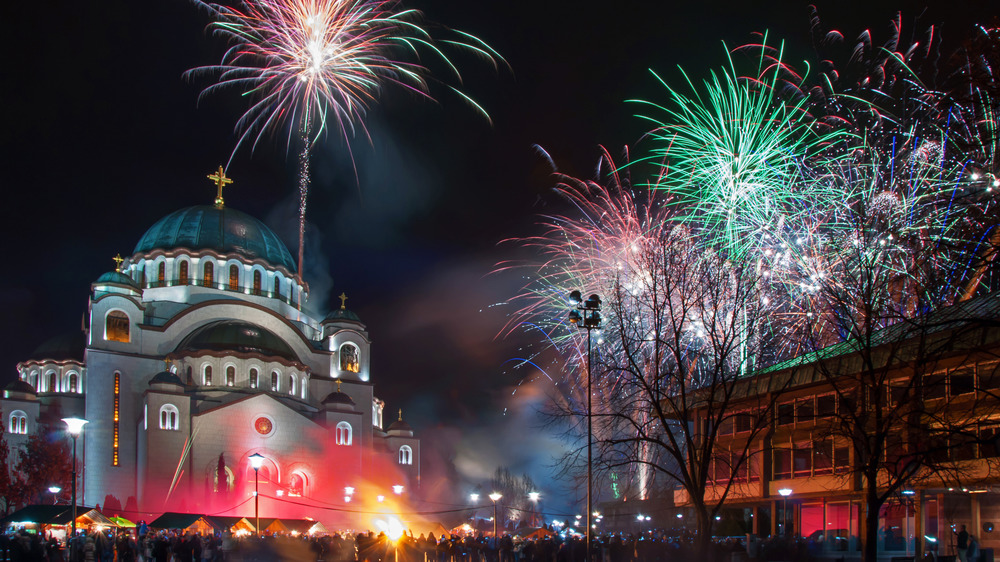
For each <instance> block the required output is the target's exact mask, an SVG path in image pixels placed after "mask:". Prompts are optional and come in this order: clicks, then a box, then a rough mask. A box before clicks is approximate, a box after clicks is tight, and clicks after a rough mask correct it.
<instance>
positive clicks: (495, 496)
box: [490, 492, 503, 550]
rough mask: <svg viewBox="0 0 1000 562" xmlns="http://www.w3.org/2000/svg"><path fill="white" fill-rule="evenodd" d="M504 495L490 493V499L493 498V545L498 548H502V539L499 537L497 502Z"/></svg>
mask: <svg viewBox="0 0 1000 562" xmlns="http://www.w3.org/2000/svg"><path fill="white" fill-rule="evenodd" d="M502 497H503V495H502V494H498V493H497V492H493V493H492V494H490V499H491V500H493V546H494V548H496V549H497V550H499V549H500V539H499V538H498V537H497V502H498V501H500V498H502Z"/></svg>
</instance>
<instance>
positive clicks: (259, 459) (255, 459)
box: [249, 453, 264, 537]
mask: <svg viewBox="0 0 1000 562" xmlns="http://www.w3.org/2000/svg"><path fill="white" fill-rule="evenodd" d="M249 458H250V466H252V467H253V516H254V518H255V519H256V520H257V522H256V523H255V524H254V529H255V530H256V531H257V536H258V537H259V536H260V494H259V493H258V492H260V478H259V477H258V476H257V475H258V473H259V471H260V467H261V466H263V465H264V455H261V454H260V453H254V454H252V455H250V457H249Z"/></svg>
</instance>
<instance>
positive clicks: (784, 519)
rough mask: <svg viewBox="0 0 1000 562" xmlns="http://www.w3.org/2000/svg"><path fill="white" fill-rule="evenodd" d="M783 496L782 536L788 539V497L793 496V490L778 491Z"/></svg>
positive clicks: (783, 489)
mask: <svg viewBox="0 0 1000 562" xmlns="http://www.w3.org/2000/svg"><path fill="white" fill-rule="evenodd" d="M778 494H779V495H780V496H781V504H782V505H781V536H783V537H788V496H790V495H792V489H791V488H782V489H780V490H778Z"/></svg>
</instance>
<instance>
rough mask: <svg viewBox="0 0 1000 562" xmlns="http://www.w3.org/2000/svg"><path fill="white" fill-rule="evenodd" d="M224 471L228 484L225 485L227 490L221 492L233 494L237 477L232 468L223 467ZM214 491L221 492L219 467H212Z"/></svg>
mask: <svg viewBox="0 0 1000 562" xmlns="http://www.w3.org/2000/svg"><path fill="white" fill-rule="evenodd" d="M222 470H223V472H224V473H225V475H226V476H225V478H226V484H225V488H223V489H222V490H221V491H225V492H231V491H232V490H233V488H234V487H235V486H236V475H234V474H233V470H232V469H231V468H229V467H228V466H223V467H222ZM212 490H213V491H215V492H219V491H220V490H219V469H218V465H216V466H213V467H212Z"/></svg>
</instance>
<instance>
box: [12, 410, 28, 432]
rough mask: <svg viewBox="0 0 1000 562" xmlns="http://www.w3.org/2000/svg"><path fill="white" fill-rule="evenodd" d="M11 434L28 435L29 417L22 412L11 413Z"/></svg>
mask: <svg viewBox="0 0 1000 562" xmlns="http://www.w3.org/2000/svg"><path fill="white" fill-rule="evenodd" d="M10 433H17V434H20V435H27V434H28V415H27V414H25V413H24V412H22V411H21V410H14V411H13V412H11V413H10Z"/></svg>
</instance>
